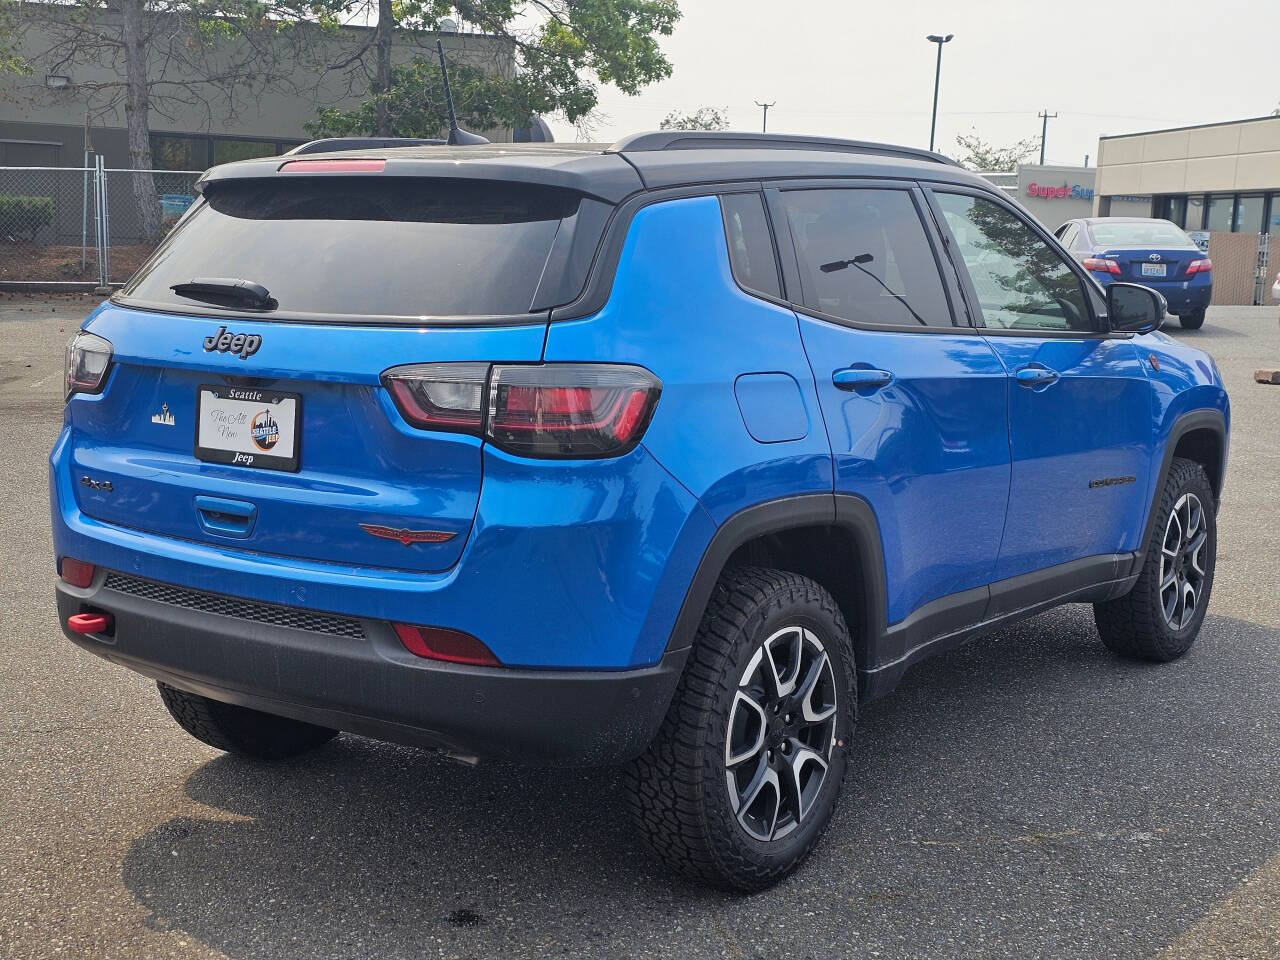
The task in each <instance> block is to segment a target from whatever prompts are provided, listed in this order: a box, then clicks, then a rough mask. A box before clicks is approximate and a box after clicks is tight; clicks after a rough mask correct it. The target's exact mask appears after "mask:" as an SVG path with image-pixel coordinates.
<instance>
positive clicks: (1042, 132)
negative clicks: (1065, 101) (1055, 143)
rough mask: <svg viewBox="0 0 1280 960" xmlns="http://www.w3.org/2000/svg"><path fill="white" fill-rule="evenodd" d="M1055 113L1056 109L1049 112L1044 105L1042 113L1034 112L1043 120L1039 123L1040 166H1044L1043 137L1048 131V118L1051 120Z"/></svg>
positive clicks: (1056, 113)
mask: <svg viewBox="0 0 1280 960" xmlns="http://www.w3.org/2000/svg"><path fill="white" fill-rule="evenodd" d="M1057 115H1058V111H1056V110H1055V111H1054V112H1053V113H1050V112H1049V109H1048V107H1046V108H1045V111H1044V113H1037V114H1036V116H1037V117H1039V118H1040V119H1041V120H1043V121H1044V122H1043V123H1041V124H1040V166H1042V167H1043V166H1044V138H1045V134H1047V133H1048V132H1049V121H1050V120H1052V119H1053V118H1054V117H1056V116H1057Z"/></svg>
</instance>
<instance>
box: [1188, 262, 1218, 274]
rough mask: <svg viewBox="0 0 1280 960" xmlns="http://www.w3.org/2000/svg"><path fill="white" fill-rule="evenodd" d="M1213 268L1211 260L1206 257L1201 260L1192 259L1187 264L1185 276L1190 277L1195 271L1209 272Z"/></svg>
mask: <svg viewBox="0 0 1280 960" xmlns="http://www.w3.org/2000/svg"><path fill="white" fill-rule="evenodd" d="M1211 270H1213V261H1212V260H1210V259H1209V258H1208V257H1205V258H1204V259H1203V260H1192V261H1191V262H1190V263H1188V264H1187V276H1188V277H1190V276H1192V275H1193V274H1197V273H1209V272H1210V271H1211Z"/></svg>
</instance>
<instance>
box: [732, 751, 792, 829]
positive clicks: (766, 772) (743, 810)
mask: <svg viewBox="0 0 1280 960" xmlns="http://www.w3.org/2000/svg"><path fill="white" fill-rule="evenodd" d="M781 807H782V789H781V785H780V784H779V782H778V773H777V771H776V770H774V769H773V768H772V767H771V766H769V765H768V764H767V763H765V762H763V758H761V763H760V768H759V769H758V770H757V771H756V775H755V777H753V778H752V780H751V783H749V784H748V785H747V789H746V790H744V791H743V792H742V800H741V802H740V803H739V804H738V822H739V823H740V824H742V828H743V829H744V830H746V831H747V833H749V834H751V835H752V836H753V837H755V838H756V839H757V840H770V839H772V838H773V831H774V830H775V829H776V828H777V825H778V811H779V810H780V809H781Z"/></svg>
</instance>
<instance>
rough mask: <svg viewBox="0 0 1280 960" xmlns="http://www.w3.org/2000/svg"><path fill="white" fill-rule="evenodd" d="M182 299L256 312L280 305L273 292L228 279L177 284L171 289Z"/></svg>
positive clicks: (251, 282)
mask: <svg viewBox="0 0 1280 960" xmlns="http://www.w3.org/2000/svg"><path fill="white" fill-rule="evenodd" d="M169 289H170V290H172V291H173V292H174V293H176V294H177V295H178V296H180V297H188V298H190V299H192V300H204V301H205V302H206V303H212V304H216V305H217V306H221V307H232V308H233V309H234V308H236V307H249V308H252V309H254V310H274V309H275V308H276V307H278V306H279V304H278V303H277V302H276V300H275V298H274V297H272V296H271V291H270V290H268V289H267V288H266V287H264V286H263V285H262V284H260V283H254V282H253V281H252V280H240V279H238V278H227V277H195V278H193V279H191V280H188V281H186V282H185V283H175V284H173V286H171V287H170V288H169Z"/></svg>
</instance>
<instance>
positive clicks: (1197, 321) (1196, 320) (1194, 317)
mask: <svg viewBox="0 0 1280 960" xmlns="http://www.w3.org/2000/svg"><path fill="white" fill-rule="evenodd" d="M1204 315H1205V308H1204V307H1201V308H1200V309H1199V310H1197V311H1195V312H1194V313H1184V314H1183V315H1182V316H1180V317H1178V323H1180V324H1182V329H1183V330H1199V329H1200V328H1201V327H1203V326H1204Z"/></svg>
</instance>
